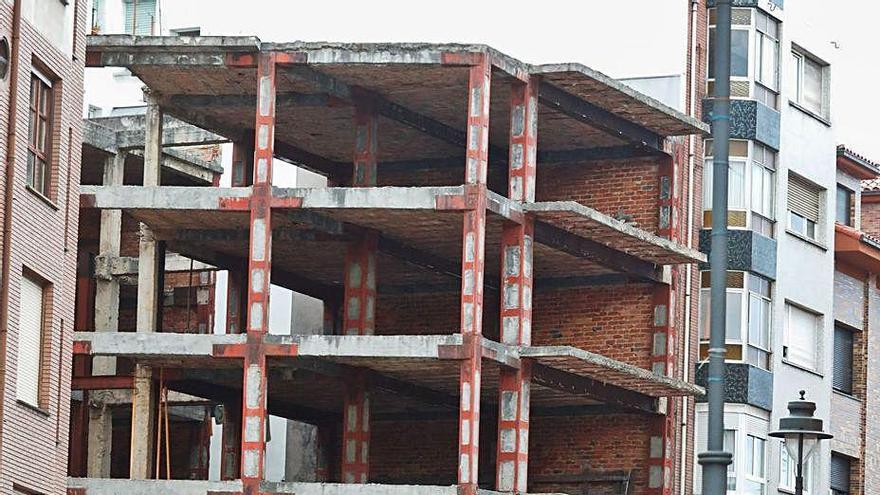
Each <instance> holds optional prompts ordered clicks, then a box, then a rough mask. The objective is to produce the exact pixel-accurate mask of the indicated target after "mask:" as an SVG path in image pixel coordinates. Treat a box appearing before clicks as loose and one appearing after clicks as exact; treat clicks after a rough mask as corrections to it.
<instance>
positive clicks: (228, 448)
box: [220, 403, 241, 480]
mask: <svg viewBox="0 0 880 495" xmlns="http://www.w3.org/2000/svg"><path fill="white" fill-rule="evenodd" d="M225 410H226V411H225V412H226V413H225V415H224V417H223V438H222V445H221V447H220V456H221V459H220V479H221V480H234V479H237V478H238V476H239V473H240V472H241V467H240V465H239V458H240V456H241V452H240V451H239V449H240V448H241V404H238V403H235V404H225Z"/></svg>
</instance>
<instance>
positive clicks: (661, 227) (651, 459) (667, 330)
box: [646, 158, 678, 495]
mask: <svg viewBox="0 0 880 495" xmlns="http://www.w3.org/2000/svg"><path fill="white" fill-rule="evenodd" d="M657 180H658V190H659V194H658V198H657V215H658V221H657V225H658V228H657V233H658V235H660V236H662V237H666V238H668V239H671V240H675V241H677V240H678V239H677V238H678V228H677V221H676V220H677V215H676V209H675V206H676V204H677V196H678V195H677V187H676V186H677V184H676V182H677V181H676V173H675V162H674V160H673V159H672V158H664V159H663V163H661V164H660V167H659V170H658V176H657ZM672 270H673V277H672V285H663V284H660V285H657V286H656V287H655V288H654V296H653V304H654V319H653V329H654V333H653V342H652V351H651V370H652V371H653V372H654V373H657V374H659V375H664V376H675V349H676V344H675V338H676V335H675V320H674V316H675V314H676V312H675V310H674V308H675V307H676V299H675V296H676V293H677V289H676V285H675V284H676V282H677V280H678V274H677V270H676V269H675V268H672ZM676 400H678V399H674V398H662V399H660V409H661V411H662V412H664V413H665V414H662V415H658V416H657V417H656V418H654V419H653V420H652V422H653V423H652V425H651V439H650V448H649V452H648V491H647V492H646V493H649V494H652V495H671V494H672V492H673V488H674V487H673V482H672V475H673V470H674V466H675V451H676V449H675V436H676V431H677V427H676V415H677V407H676V405H677V402H676Z"/></svg>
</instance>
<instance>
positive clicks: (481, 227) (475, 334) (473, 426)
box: [458, 56, 491, 495]
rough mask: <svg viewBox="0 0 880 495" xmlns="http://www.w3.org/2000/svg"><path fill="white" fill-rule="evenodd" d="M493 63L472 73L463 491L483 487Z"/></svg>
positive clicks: (468, 493)
mask: <svg viewBox="0 0 880 495" xmlns="http://www.w3.org/2000/svg"><path fill="white" fill-rule="evenodd" d="M490 77H491V73H490V65H489V62H488V58H487V57H485V56H484V57H482V58H481V60H480V62H479V63H478V64H477V65H474V66H472V67H471V69H470V76H469V79H468V93H467V94H468V105H467V108H468V119H467V123H468V127H467V150H466V157H467V158H466V162H465V184H467V185H468V186H471V187H473V188H474V189H475V191H476V195H477V201H476V206H475V207H474V209H473V210H470V211H467V212H465V214H464V221H463V225H462V259H461V261H462V263H461V279H462V287H461V333H462V334H463V335H464V340H465V346H466V348H467V357H466V359H464V360H462V363H461V376H460V381H459V387H460V390H461V406H460V408H459V437H458V484H459V487H460V490H461V493H462V494H463V495H473V494H475V493H476V492H477V474H478V467H479V465H480V464H479V452H480V446H479V444H480V376H481V373H482V337H483V274H484V263H485V257H484V253H485V235H486V174H487V171H488V157H489V101H490V98H489V88H490Z"/></svg>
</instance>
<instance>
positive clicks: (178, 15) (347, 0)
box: [162, 0, 880, 160]
mask: <svg viewBox="0 0 880 495" xmlns="http://www.w3.org/2000/svg"><path fill="white" fill-rule="evenodd" d="M162 1H163V8H164V17H165V19H164V21H165V25H164V26H162V27H163V28H164V29H169V28H175V27H186V26H195V25H198V26H202V27H203V29H204V31H203V32H204V33H206V34H235V35H257V36H259V37H260V38H261V39H263V40H264V41H292V40H307V41H430V42H478V43H486V44H489V45H492V46H493V47H495V48H497V49H499V50H501V51H503V52H505V53H507V54H509V55H511V56H513V57H516V58H519V59H521V60H524V61H526V62H531V63H549V62H582V63H584V64H586V65H588V66H590V67H593V68H594V69H597V70H600V71H602V72H605V73H606V74H608V75H610V76H613V77H627V76H642V75H657V74H677V73H682V72H683V71H684V68H685V50H686V44H685V43H686V38H687V34H686V29H687V24H686V22H687V15H688V9H689V4H690V2H689V1H688V0H629V1H622V0H582V1H579V2H574V1H570V0H569V1H563V0H541V1H524V0H506V1H498V0H483V1H481V2H480V1H474V0H446V1H445V2H422V1H418V0H409V1H405V0H370V1H363V0H336V1H283V0H249V1H247V2H242V1H241V0H162ZM875 5H877V4H876V3H875V2H873V1H870V0H834V1H833V2H832V1H829V0H787V1H786V16H787V18H788V19H787V20H788V23H787V24H785V25H784V26H785V27H784V29H786V30H787V31H784V34H783V36H789V35H791V36H790V38H791V40H793V41H795V42H798V43H799V44H802V45H804V47H805V48H807V49H809V50H811V51H815V52H817V53H819V54H821V55H822V56H827V57H828V58H829V59H830V60H829V61H831V62H832V85H833V87H832V99H833V102H832V118H833V120H834V124H835V129H836V132H837V141H838V142H840V143H846V144H847V145H849V146H850V147H851V148H854V149H855V150H856V151H857V152H860V153H862V154H864V155H867V156H868V157H869V158H874V159H877V160H880V140H877V139H876V138H875V134H876V133H875V130H874V125H873V124H874V117H875V115H877V114H880V103H878V100H877V98H876V97H875V94H874V86H875V85H876V84H877V82H878V81H880V64H878V63H877V52H878V50H877V48H880V41H878V37H877V27H876V26H875V25H874V24H875V21H874V19H876V15H877V13H878V12H880V8H878V7H877V6H875ZM789 28H791V29H789ZM794 32H796V33H798V34H797V37H796V36H795V35H794V34H792V33H794ZM804 37H806V38H809V39H803V38H804ZM832 41H834V42H836V45H837V46H838V47H839V48H834V46H833V45H832V44H831V42H832Z"/></svg>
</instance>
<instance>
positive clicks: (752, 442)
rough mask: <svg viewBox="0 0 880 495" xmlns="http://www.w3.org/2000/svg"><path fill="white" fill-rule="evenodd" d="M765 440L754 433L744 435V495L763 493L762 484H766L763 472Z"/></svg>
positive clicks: (762, 494) (760, 494)
mask: <svg viewBox="0 0 880 495" xmlns="http://www.w3.org/2000/svg"><path fill="white" fill-rule="evenodd" d="M766 444H767V441H766V440H764V439H763V438H758V437H756V436H754V435H746V445H745V466H743V474H744V476H743V489H742V491H741V492H740V493H742V494H744V495H764V486H765V485H766V484H767V476H766V472H765V466H766V461H765V456H764V454H765V451H766Z"/></svg>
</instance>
